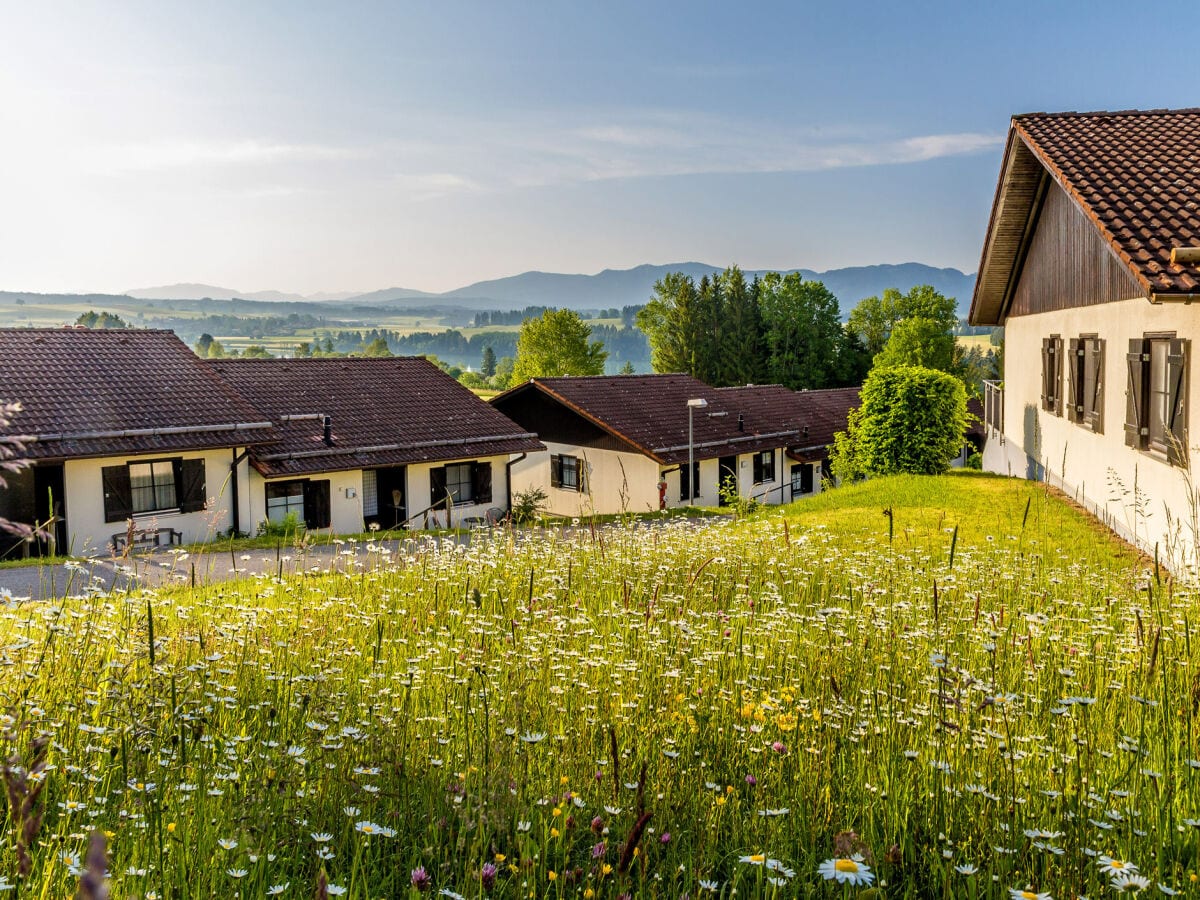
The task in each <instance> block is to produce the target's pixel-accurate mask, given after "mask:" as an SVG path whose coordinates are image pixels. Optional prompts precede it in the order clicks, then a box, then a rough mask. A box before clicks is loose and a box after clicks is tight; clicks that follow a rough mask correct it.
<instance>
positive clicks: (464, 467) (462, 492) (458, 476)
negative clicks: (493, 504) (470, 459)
mask: <svg viewBox="0 0 1200 900" xmlns="http://www.w3.org/2000/svg"><path fill="white" fill-rule="evenodd" d="M446 493H447V494H449V495H450V496H451V497H453V498H454V502H455V503H471V502H472V501H473V500H474V499H475V490H474V483H473V479H472V478H471V464H470V463H459V464H457V465H453V466H446Z"/></svg>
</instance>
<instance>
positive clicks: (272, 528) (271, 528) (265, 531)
mask: <svg viewBox="0 0 1200 900" xmlns="http://www.w3.org/2000/svg"><path fill="white" fill-rule="evenodd" d="M303 530H304V523H303V522H301V521H300V519H299V518H298V517H297V516H296V514H295V513H294V512H292V513H288V514H287V515H286V516H284V517H283V519H282V521H279V522H272V521H271V520H270V519H263V520H262V521H261V522H259V523H258V536H259V537H291V536H292V535H294V534H296V533H297V532H300V531H303Z"/></svg>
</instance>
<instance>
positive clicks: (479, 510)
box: [242, 456, 509, 534]
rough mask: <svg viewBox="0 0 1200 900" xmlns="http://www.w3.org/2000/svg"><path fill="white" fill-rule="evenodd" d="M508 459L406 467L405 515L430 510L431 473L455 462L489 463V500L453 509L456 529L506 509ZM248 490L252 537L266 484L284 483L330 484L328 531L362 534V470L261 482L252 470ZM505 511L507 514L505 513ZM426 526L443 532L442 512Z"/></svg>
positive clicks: (263, 514) (246, 526)
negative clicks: (495, 509)
mask: <svg viewBox="0 0 1200 900" xmlns="http://www.w3.org/2000/svg"><path fill="white" fill-rule="evenodd" d="M508 460H509V457H508V456H489V457H464V458H462V459H454V460H441V461H439V462H436V463H416V464H413V465H409V466H408V467H407V473H406V478H407V491H406V498H407V512H408V515H410V516H412V515H415V514H417V513H419V512H421V510H423V509H425V508H426V507H427V506H429V502H430V499H431V497H430V493H429V490H430V487H429V481H430V476H429V473H430V470H432V469H435V468H440V467H441V466H445V465H453V464H454V463H458V462H488V463H491V465H492V499H491V501H490V502H487V503H467V504H463V505H460V506H455V507H454V510H453V513H452V515H451V525H452V526H453V527H456V528H457V527H458V526H460V525H461V524H462V520H463V519H465V518H470V517H481V516H485V515H486V514H487V511H488V510H489V509H493V508H499V509H506V507H505V502H506V495H505V489H504V486H505V483H506V480H505V478H506V476H505V468H504V467H505V464H506V463H507V462H508ZM248 477H249V479H250V484H251V489H250V491H249V497H248V505H249V512H248V517H247V518H246V520H245V522H244V523H243V525H242V528H243V530H244V531H249V532H250V533H251V534H254V533H255V531H256V530H257V529H258V525H259V523H260V522H262V521H264V520H265V519H266V518H267V499H266V498H267V494H266V485H267V483H268V482H271V483H276V482H284V481H297V480H306V479H307V480H310V481H322V480H326V479H327V480H328V481H329V517H330V527H331V529H332V531H333V533H335V534H356V533H358V532H360V531H362V530H363V527H364V526H363V470H362V469H349V470H346V471H344V472H319V473H314V474H312V475H307V476H303V477H300V478H297V477H295V476H292V477H287V478H270V479H264V478H263V477H262V476H261V475H260V474H258V472H255V471H253V470H251V471H250V473H249V476H248ZM506 511H507V510H506ZM425 524H426V518H425V517H424V516H421V517H418V518H417V519H415V520H413V521H412V522H410V523H409V527H410V528H412V529H420V528H422V527H424V526H425ZM428 526H429V527H430V528H445V527H446V513H445V511H444V510H439V511H438V512H437V513H436V514H435V513H430V514H429V517H428Z"/></svg>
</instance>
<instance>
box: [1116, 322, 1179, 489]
mask: <svg viewBox="0 0 1200 900" xmlns="http://www.w3.org/2000/svg"><path fill="white" fill-rule="evenodd" d="M1156 352H1157V353H1161V354H1162V357H1161V359H1162V366H1161V377H1160V379H1159V383H1158V384H1156V383H1155V376H1156V372H1155V368H1156V366H1155V355H1156ZM1190 358H1191V341H1188V340H1183V339H1180V338H1178V337H1177V336H1176V334H1175V332H1147V333H1146V334H1143V335H1142V336H1141V337H1140V338H1132V339H1130V341H1129V352H1128V353H1127V354H1126V366H1127V374H1128V378H1127V382H1126V414H1125V443H1126V445H1127V446H1130V447H1133V448H1134V449H1136V450H1140V451H1142V452H1144V453H1146V454H1147V455H1149V456H1152V457H1154V458H1155V459H1160V460H1163V461H1164V462H1167V463H1168V464H1170V465H1174V466H1184V467H1186V466H1187V462H1188V447H1187V418H1188V409H1187V407H1188V402H1189V398H1188V374H1189V364H1190ZM1156 397H1158V398H1161V403H1156V402H1155V398H1156ZM1156 407H1158V408H1156ZM1156 425H1157V426H1158V427H1156Z"/></svg>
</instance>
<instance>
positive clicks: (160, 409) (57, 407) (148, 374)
mask: <svg viewBox="0 0 1200 900" xmlns="http://www.w3.org/2000/svg"><path fill="white" fill-rule="evenodd" d="M0 399H4V400H17V401H19V402H20V403H21V405H22V406H23V407H24V411H23V412H22V413H21V414H20V415H19V416H18V417H17V418H16V420H15V421H14V422H13V424H12V426H11V427H10V429H9V431H10V433H17V434H26V435H33V436H34V437H35V438H36V440H35V441H32V442H30V443H29V444H28V445H27V453H26V455H27V456H29V457H30V458H32V459H60V458H71V457H88V456H116V455H126V454H134V453H159V452H164V453H165V452H178V451H182V450H202V449H208V448H214V447H234V446H245V445H247V444H253V443H260V442H262V441H269V440H273V439H274V438H275V436H276V434H275V429H274V428H272V427H271V425H270V423H269V422H267V421H265V419H266V418H267V417H266V416H264V415H263V414H262V413H260V412H259V411H258V410H257V409H256V408H254V407H253V406H252V405H251V404H250V403H248V402H247V401H246V400H245V398H243V397H242V396H240V395H239V394H238V393H237V392H236V391H235V390H233V388H231V387H230V386H229V385H227V384H226V383H225V382H223V381H222V380H221V378H220V377H219V376H218V375H217V373H216V372H215V371H214V370H212V369H210V368H208V367H207V366H204V365H203V364H202V363H201V362H200V360H199V359H197V358H196V355H195V354H194V353H192V351H191V350H189V349H188V347H187V345H185V344H184V343H183V342H182V341H180V340H179V338H177V337H176V336H175V335H174V334H173V333H172V332H170V331H158V330H149V329H120V330H115V329H113V330H107V329H99V330H94V331H93V330H89V329H86V328H0Z"/></svg>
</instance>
